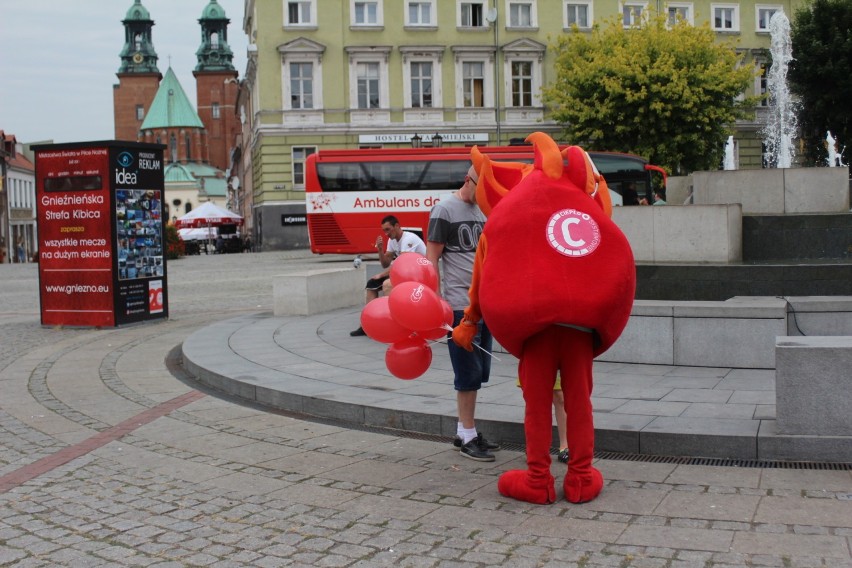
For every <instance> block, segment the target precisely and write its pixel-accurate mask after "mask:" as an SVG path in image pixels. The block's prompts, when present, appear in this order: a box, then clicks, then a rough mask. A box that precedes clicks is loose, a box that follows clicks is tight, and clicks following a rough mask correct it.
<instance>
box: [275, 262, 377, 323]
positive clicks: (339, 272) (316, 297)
mask: <svg viewBox="0 0 852 568" xmlns="http://www.w3.org/2000/svg"><path fill="white" fill-rule="evenodd" d="M272 297H273V307H272V313H273V314H274V315H276V316H309V315H313V314H318V313H322V312H328V311H331V310H336V309H339V308H348V307H351V306H360V305H363V304H364V271H363V270H355V269H353V268H351V267H347V268H323V269H316V270H305V271H302V272H294V273H291V274H284V275H280V276H276V277H275V279H274V281H273V285H272Z"/></svg>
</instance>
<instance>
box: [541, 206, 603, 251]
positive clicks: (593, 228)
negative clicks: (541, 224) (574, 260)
mask: <svg viewBox="0 0 852 568" xmlns="http://www.w3.org/2000/svg"><path fill="white" fill-rule="evenodd" d="M546 232H547V242H548V243H549V244H550V246H552V247H553V248H554V249H555V250H556V252H558V253H559V254H563V255H565V256H573V257H580V256H586V255H588V254H592V253H593V252H594V251H595V249H596V248H598V245H600V244H601V229H600V227H598V224H597V223H596V222H595V220H594V219H592V217H591V216H590V215H589V214H588V213H583V212H581V211H577V210H576V209H563V210H562V211H557V212H556V213H554V214H553V215H551V216H550V219H549V220H548V221H547V229H546Z"/></svg>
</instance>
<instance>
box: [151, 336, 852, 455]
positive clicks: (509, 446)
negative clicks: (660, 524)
mask: <svg viewBox="0 0 852 568" xmlns="http://www.w3.org/2000/svg"><path fill="white" fill-rule="evenodd" d="M166 367H167V368H168V370H169V372H170V373H171V374H172V376H174V377H175V378H176V379H178V380H179V381H181V382H183V383H186V384H187V385H189V386H190V387H192V388H194V389H197V390H199V391H201V392H203V393H205V394H208V395H210V396H215V397H216V398H220V399H222V400H227V401H229V402H232V403H234V404H240V405H242V406H247V407H250V408H255V409H257V410H262V411H264V412H270V413H273V414H278V415H280V416H287V417H288V418H295V419H298V420H307V421H310V422H315V423H318V424H325V425H327V426H336V427H339V428H347V429H349V430H357V431H359V432H370V433H373V434H384V435H387V436H396V437H399V438H408V439H412V440H423V441H427V442H441V443H447V444H449V443H451V442H452V438H448V437H446V436H439V435H437V434H425V433H422V432H408V431H405V430H397V429H395V428H388V427H382V426H368V425H366V424H358V423H355V422H349V421H346V420H341V419H339V418H329V417H324V416H316V415H313V414H304V413H301V412H292V411H287V410H281V409H278V408H272V407H269V406H266V405H263V404H259V403H256V402H251V401H248V400H245V399H242V398H238V397H235V396H233V395H230V394H227V393H224V392H222V391H219V390H216V389H213V388H211V387H209V386H207V385H204V384H202V383H200V382H198V380H197V379H196V378H195V377H194V376H193V375H191V374H190V373H189V372H188V371H187V370H186V369H185V368H184V367H183V360H182V355H181V348H180V345H178V346H176V347H174V348H173V349H172V350H171V351H170V352H169V354H168V355H167V356H166ZM377 390H382V389H377ZM500 445H501V446H502V447H503V449H506V450H509V451H513V452H521V453H523V452H525V451H526V446H524V444H517V443H512V442H502V441H501V442H500ZM550 453H551V454H552V455H556V454H557V453H558V450H556V449H553V450H551V452H550ZM595 458H597V459H602V460H620V461H634V462H642V463H664V464H677V465H704V466H719V467H742V468H768V469H804V470H823V471H852V463H828V462H803V461H789V462H788V461H780V460H741V459H729V458H697V457H682V456H658V455H647V454H622V453H618V452H602V451H601V452H595Z"/></svg>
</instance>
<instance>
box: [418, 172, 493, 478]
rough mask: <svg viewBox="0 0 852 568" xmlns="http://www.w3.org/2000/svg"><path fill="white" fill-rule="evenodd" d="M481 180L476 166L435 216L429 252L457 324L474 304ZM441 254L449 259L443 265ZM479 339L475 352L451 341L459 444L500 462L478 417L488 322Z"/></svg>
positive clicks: (486, 370) (465, 451)
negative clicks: (471, 302) (471, 301)
mask: <svg viewBox="0 0 852 568" xmlns="http://www.w3.org/2000/svg"><path fill="white" fill-rule="evenodd" d="M477 179H478V178H477V175H476V171H475V170H474V169H473V167H471V168H470V169H469V170H468V175H467V176H466V177H465V182H464V185H463V186H462V187H461V188H459V189H458V190H456V191H455V192H453V193H452V195H449V196H446V197H444V198H443V199H441V201H439V202H438V204H437V205H435V206H434V207H433V208H432V212H431V214H430V215H429V229H428V231H427V233H428V238H427V242H426V257H427V258H428V259H429V260H431V261H432V264H434V265H435V268H436V269H438V275H439V277H440V280H441V284H442V286H441V288H442V295H443V297H444V299H445V300H447V302H449V304H450V306H451V307H452V308H453V327H455V326H457V325H459V323H460V322H461V320H462V318H463V317H464V309H465V308H466V307H467V305H468V303H469V300H468V295H467V291H468V288H470V281H471V278H472V277H473V261H474V259H475V257H476V245H477V244H478V243H479V236H480V235H481V234H482V228H483V226H484V225H485V215H483V214H482V211H480V210H479V207H477V206H476V183H477ZM439 259H440V260H441V262H442V264H443V266H442V267H440V268H439V265H438V260H439ZM474 343H476V344H477V345H479V346H480V347H481V348H482V350H479V349H474V351H473V352H469V351H466V350H465V349H464V348H462V347H459V346H458V345H456V344H455V343H454V342H453V341H452V339H450V340H449V341H447V347H448V349H449V351H450V361H451V362H452V364H453V373H454V374H455V380H454V387H455V389H456V403H457V405H458V414H459V417H458V426H457V427H456V434H457V435H456V440H455V442H454V444H455V445H456V446H457V447H459V448H460V451H461V454H462V455H463V456H465V457H467V458H470V459H473V460H477V461H494V454H492V453H491V451H489V450H498V449H500V446H499V445H498V444H495V443H492V442H489V441H487V440H486V439H485V437H484V436H482V434H480V433H478V432H477V431H476V425H475V422H474V413H475V410H476V393H477V392H478V391H479V389H480V387H481V386H482V383H485V382H488V378H489V375H490V373H491V354H490V352H491V343H492V341H491V333H490V332H489V331H488V327H487V326H486V325H485V323H484V322H480V323H479V330H478V333H477V337H476V338H474Z"/></svg>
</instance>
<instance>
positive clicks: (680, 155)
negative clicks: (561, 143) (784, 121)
mask: <svg viewBox="0 0 852 568" xmlns="http://www.w3.org/2000/svg"><path fill="white" fill-rule="evenodd" d="M553 47H554V49H555V51H556V54H557V55H556V80H555V81H554V82H553V83H551V84H550V85H548V86H547V87H545V88H544V89H543V97H544V100H545V102H546V103H547V104H548V105H549V106H550V107H551V109H552V116H553V118H554V119H555V120H556V121H557V122H559V123H560V124H561V125H562V126H563V127H564V128H565V134H566V136H567V137H568V141H569V142H571V143H575V144H580V145H584V146H587V147H589V148H590V149H595V150H613V151H622V152H632V153H635V154H638V155H641V156H643V157H645V158H647V159H649V160H650V161H651V162H653V163H655V164H658V165H660V166H663V167H664V168H666V170H668V171H669V172H671V173H676V174H684V173H688V172H691V171H695V170H707V169H718V167H719V164H720V163H721V161H722V156H723V154H724V151H725V141H726V139H727V137H728V136H729V135H730V134H732V131H731V128H732V126H733V124H734V122H735V120H736V119H737V118H744V117H746V116H748V112H749V111H751V110H752V109H753V107H754V105H755V103H756V99H755V98H751V97H749V98H742V97H741V98H740V99H739V100H737V97H738V96H739V95H742V94H743V93H744V92H745V90H746V87H747V86H748V85H749V84H750V83H751V81H752V80H753V78H754V71H753V69H752V66H749V65H740V63H741V57H740V56H739V55H738V54H737V53H736V51H735V50H734V48H733V46H731V45H729V44H719V43H716V41H715V35H714V33H713V32H712V31H711V30H710V28H709V26H708V25H704V26H691V25H689V24H688V23H686V22H680V23H678V24H676V25H673V26H669V25H668V24H667V21H666V18H665V16H663V15H658V16H652V17H650V18H648V20H647V21H645V22H643V23H642V24H641V26H640V27H638V28H632V29H624V27H623V25H622V23H621V20H620V19H617V18H616V19H613V20H611V21H607V22H605V23H604V25H603V26H595V27H594V28H593V30H592V31H591V33H582V32H579V31H577V30H576V29H575V30H574V31H572V32H569V33H566V34H562V35H560V36H559V37H557V38H556V41H555V42H554V45H553Z"/></svg>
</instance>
